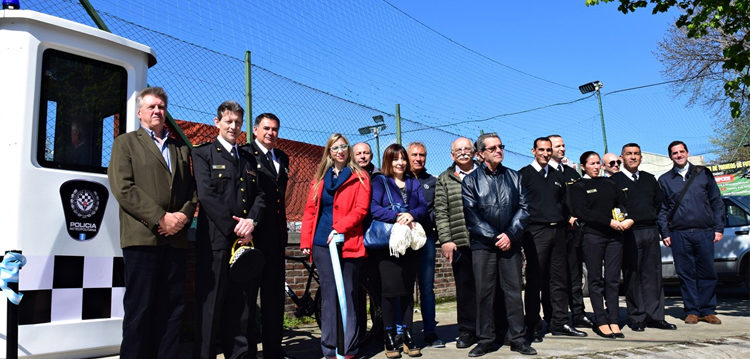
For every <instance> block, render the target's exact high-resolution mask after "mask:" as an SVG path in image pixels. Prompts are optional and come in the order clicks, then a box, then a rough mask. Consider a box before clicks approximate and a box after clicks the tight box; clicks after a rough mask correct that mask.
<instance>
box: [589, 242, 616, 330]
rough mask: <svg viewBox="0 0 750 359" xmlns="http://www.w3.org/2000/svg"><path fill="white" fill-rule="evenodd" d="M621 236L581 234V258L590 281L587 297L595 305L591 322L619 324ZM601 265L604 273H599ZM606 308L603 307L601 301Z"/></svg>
mask: <svg viewBox="0 0 750 359" xmlns="http://www.w3.org/2000/svg"><path fill="white" fill-rule="evenodd" d="M622 242H623V239H622V236H621V235H620V234H616V235H614V236H611V237H607V236H601V235H597V234H591V233H586V234H584V235H583V248H584V251H583V259H584V260H585V261H586V270H588V280H589V299H591V306H592V307H593V308H594V316H595V319H594V324H595V325H597V326H598V325H605V324H618V321H617V318H618V308H619V302H618V301H619V293H618V288H617V287H618V285H619V284H620V269H621V268H622ZM602 267H604V275H602ZM605 300H606V302H607V309H606V310H605V309H604V301H605Z"/></svg>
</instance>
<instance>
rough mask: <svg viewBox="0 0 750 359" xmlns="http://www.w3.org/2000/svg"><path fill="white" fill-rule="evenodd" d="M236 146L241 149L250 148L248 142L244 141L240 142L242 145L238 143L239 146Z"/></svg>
mask: <svg viewBox="0 0 750 359" xmlns="http://www.w3.org/2000/svg"><path fill="white" fill-rule="evenodd" d="M237 147H239V148H242V149H245V150H246V149H248V148H250V147H251V146H250V143H244V144H242V145H239V146H237Z"/></svg>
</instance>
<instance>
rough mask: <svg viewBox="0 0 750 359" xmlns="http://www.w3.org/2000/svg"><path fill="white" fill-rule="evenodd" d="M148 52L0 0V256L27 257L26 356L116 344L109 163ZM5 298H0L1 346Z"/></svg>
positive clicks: (86, 352)
mask: <svg viewBox="0 0 750 359" xmlns="http://www.w3.org/2000/svg"><path fill="white" fill-rule="evenodd" d="M155 63H156V59H155V57H154V54H153V51H152V50H151V49H150V48H149V47H147V46H144V45H141V44H139V43H136V42H133V41H130V40H128V39H125V38H122V37H119V36H116V35H113V34H110V33H107V32H104V31H101V30H98V29H95V28H92V27H89V26H85V25H82V24H79V23H75V22H72V21H68V20H64V19H61V18H57V17H53V16H49V15H45V14H41V13H38V12H34V11H28V10H1V11H0V69H1V70H0V71H2V80H1V81H0V114H2V116H0V118H1V119H2V122H1V123H0V170H2V174H0V177H1V178H2V181H0V183H2V185H0V199H1V201H2V204H1V205H0V228H2V236H0V256H2V255H3V254H4V253H6V251H9V250H20V251H22V253H23V255H24V256H25V257H26V259H27V263H26V265H25V266H24V267H23V268H22V269H21V270H20V275H19V280H18V285H19V289H20V292H21V293H23V295H24V296H23V298H22V300H21V302H20V305H19V306H18V319H19V322H20V325H19V327H18V347H19V351H18V353H19V355H20V356H22V357H43V358H81V357H92V356H100V355H108V354H115V353H117V352H118V351H119V345H120V340H121V335H122V315H123V310H122V297H123V293H124V286H123V278H122V273H123V272H122V252H121V250H120V246H119V222H118V218H117V201H116V200H115V199H114V197H112V195H111V194H110V191H109V186H108V182H107V176H106V169H107V166H108V164H109V154H110V149H111V145H112V142H113V139H114V138H115V137H116V136H117V135H119V134H122V133H125V132H127V131H132V130H133V129H134V128H135V127H136V126H138V123H137V120H136V115H135V97H136V93H137V91H138V90H139V89H141V88H143V87H145V86H146V74H147V70H148V68H149V67H150V66H153V65H154V64H155ZM7 307H10V306H9V305H7V301H6V298H5V295H2V300H0V357H5V353H6V343H7V342H6V338H7V335H8V333H7V332H6V326H7V321H8V320H7V315H6V310H7V309H8V308H7Z"/></svg>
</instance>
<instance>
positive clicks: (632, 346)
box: [284, 288, 750, 359]
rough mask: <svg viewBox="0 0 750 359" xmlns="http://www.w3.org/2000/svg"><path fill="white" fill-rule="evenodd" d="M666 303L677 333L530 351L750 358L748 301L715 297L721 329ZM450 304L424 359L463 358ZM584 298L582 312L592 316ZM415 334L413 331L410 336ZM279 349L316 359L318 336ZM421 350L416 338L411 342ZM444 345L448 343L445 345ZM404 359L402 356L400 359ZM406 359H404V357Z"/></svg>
mask: <svg viewBox="0 0 750 359" xmlns="http://www.w3.org/2000/svg"><path fill="white" fill-rule="evenodd" d="M668 293H669V294H674V295H675V296H668V297H667V299H666V312H667V321H669V322H671V323H674V324H676V325H677V330H674V331H668V330H659V329H649V328H647V329H646V331H644V332H640V333H638V332H633V331H631V330H630V328H628V327H625V328H623V333H624V334H625V336H626V338H625V339H615V340H612V339H604V338H600V337H598V336H596V335H595V334H594V333H593V332H592V331H591V330H590V329H584V331H586V332H587V333H588V334H589V336H588V337H586V338H580V339H579V338H570V337H553V336H551V335H547V336H545V337H544V341H543V342H542V343H535V344H534V345H533V346H534V348H535V349H536V350H537V351H538V353H539V354H538V355H537V357H557V358H559V357H564V358H596V359H599V358H675V359H677V358H679V359H685V358H711V359H716V358H750V301H748V296H747V294H746V293H745V292H744V291H742V290H741V289H739V288H732V289H728V290H726V289H722V290H721V291H720V294H719V303H718V304H719V305H718V308H719V310H718V312H719V313H718V314H719V317H720V318H721V319H722V321H723V324H721V325H712V324H707V323H702V322H701V323H698V324H695V325H688V324H685V323H684V322H683V321H682V317H683V314H682V300H681V298H680V297H679V292H677V293H675V291H674V290H671V291H668ZM620 307H621V310H620V318H621V320H622V321H625V319H626V318H627V314H626V312H625V309H624V308H625V303H624V297H620ZM454 308H455V303H444V304H441V305H439V306H438V308H437V311H438V313H437V319H438V321H439V324H438V328H437V332H438V335H439V336H440V337H441V338H443V339H444V340H446V341H448V344H447V346H446V348H442V349H435V348H425V349H423V351H422V353H423V357H425V358H465V357H467V355H468V352H469V349H456V345H455V339H452V338H455V337H456V336H457V335H458V329H457V326H456V319H455V311H454ZM591 310H592V309H591V306H590V304H589V302H588V298H586V311H587V312H591ZM414 319H415V321H417V323H416V324H415V327H417V329H419V328H420V327H421V318H420V316H419V314H416V313H415V318H414ZM415 332H416V331H415ZM288 334H289V336H288V337H286V338H285V340H284V344H285V346H286V348H287V349H286V350H287V351H288V352H289V353H290V354H292V355H294V356H295V357H296V358H298V359H308V358H310V359H311V358H316V359H317V358H320V355H321V353H320V349H319V347H318V346H319V342H318V341H317V338H319V333H318V331H317V328H315V327H314V326H310V327H305V328H298V329H295V330H294V331H291V332H290V333H288ZM415 337H416V338H415V339H417V340H418V341H420V344H421V335H419V334H417V335H416V336H415ZM448 339H449V340H448ZM362 354H364V355H363V358H385V355H384V354H383V346H382V344H381V343H376V344H372V345H369V346H368V347H366V348H364V352H363V353H362ZM405 357H406V356H405ZM484 357H485V358H494V357H503V358H506V357H507V358H529V357H528V356H524V355H520V354H518V353H515V352H511V351H510V349H508V347H507V346H503V347H502V348H500V349H499V350H498V351H496V352H493V353H490V354H487V355H486V356H484ZM407 358H408V357H407Z"/></svg>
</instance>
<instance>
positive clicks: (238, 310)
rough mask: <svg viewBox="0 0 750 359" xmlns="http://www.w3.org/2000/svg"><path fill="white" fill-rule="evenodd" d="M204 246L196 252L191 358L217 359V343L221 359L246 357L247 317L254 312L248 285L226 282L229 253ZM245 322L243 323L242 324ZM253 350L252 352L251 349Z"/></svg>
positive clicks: (248, 330)
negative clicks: (195, 320)
mask: <svg viewBox="0 0 750 359" xmlns="http://www.w3.org/2000/svg"><path fill="white" fill-rule="evenodd" d="M207 244H208V243H207V241H206V242H199V243H198V246H197V248H196V271H195V273H196V274H195V282H196V283H195V285H196V304H197V305H196V309H198V311H199V312H198V315H197V316H196V318H197V324H198V325H197V326H198V331H197V334H198V338H197V340H196V347H195V351H194V352H195V353H194V356H195V357H196V358H201V359H206V358H211V359H213V358H216V354H217V353H216V349H215V348H216V339H217V338H218V339H219V342H220V343H221V352H222V353H224V357H225V358H227V359H230V358H241V357H243V356H244V355H245V353H247V351H248V350H249V349H248V346H249V345H250V344H249V343H252V346H253V348H255V346H256V345H255V342H253V341H251V339H249V338H248V335H249V333H250V331H251V329H250V328H248V323H247V316H248V315H249V311H250V310H253V311H254V310H255V300H250V297H249V296H248V293H249V292H250V289H251V287H250V284H249V283H247V282H245V283H237V282H233V281H231V280H230V279H229V256H230V251H229V249H223V250H211V248H210V247H209V246H208V245H207ZM243 318H245V320H243ZM253 350H255V349H253Z"/></svg>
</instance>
